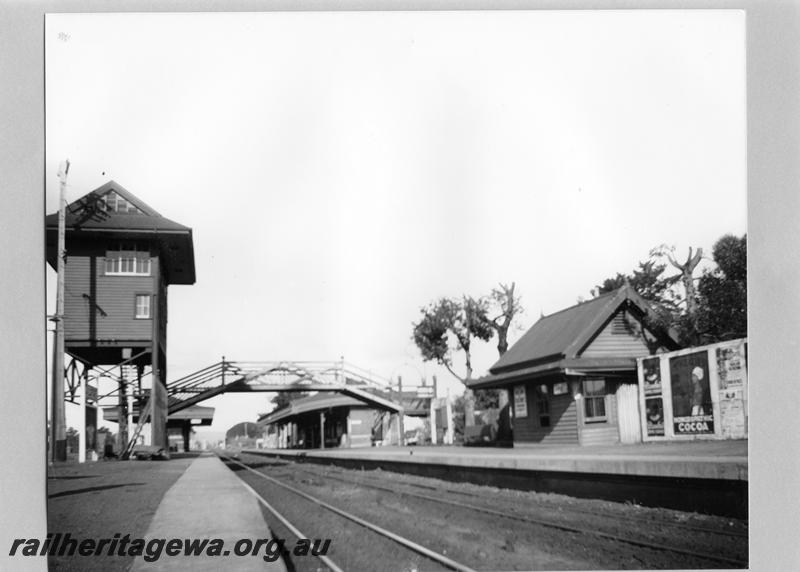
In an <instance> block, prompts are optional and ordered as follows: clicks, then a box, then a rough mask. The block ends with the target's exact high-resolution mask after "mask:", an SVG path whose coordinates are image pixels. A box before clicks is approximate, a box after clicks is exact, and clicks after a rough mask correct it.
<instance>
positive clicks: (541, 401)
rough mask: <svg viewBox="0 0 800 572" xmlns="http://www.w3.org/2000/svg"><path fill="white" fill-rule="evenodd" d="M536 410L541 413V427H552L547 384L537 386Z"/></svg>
mask: <svg viewBox="0 0 800 572" xmlns="http://www.w3.org/2000/svg"><path fill="white" fill-rule="evenodd" d="M536 411H537V412H538V413H539V427H550V401H548V399H547V385H545V384H542V385H537V386H536Z"/></svg>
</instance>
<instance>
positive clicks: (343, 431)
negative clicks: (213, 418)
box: [258, 392, 430, 449]
mask: <svg viewBox="0 0 800 572" xmlns="http://www.w3.org/2000/svg"><path fill="white" fill-rule="evenodd" d="M395 393H396V392H395ZM398 396H399V395H398ZM429 412H430V404H429V402H428V400H425V399H420V398H418V397H416V396H415V395H414V394H412V393H411V392H409V393H408V396H407V398H406V399H399V402H397V401H394V400H389V399H386V398H385V397H383V398H378V396H375V399H374V400H372V401H370V402H369V403H367V402H366V401H361V400H359V399H356V398H354V397H350V396H348V395H343V394H340V393H334V392H320V393H317V394H315V395H310V396H308V397H303V398H301V399H298V400H296V401H292V402H291V403H290V404H289V405H288V406H286V407H284V408H282V409H279V410H278V411H274V412H272V413H268V414H265V415H262V416H261V417H260V418H259V420H258V424H259V425H260V426H262V427H264V430H265V433H266V436H265V443H266V447H267V448H277V449H327V448H333V447H353V448H356V447H371V446H374V445H380V444H392V445H396V444H398V443H400V441H401V433H406V429H409V428H412V427H413V428H415V429H416V428H417V427H419V426H421V425H422V424H423V423H422V422H421V421H419V419H421V418H422V417H425V416H427V415H428V414H429ZM401 415H402V423H401V418H400V417H401Z"/></svg>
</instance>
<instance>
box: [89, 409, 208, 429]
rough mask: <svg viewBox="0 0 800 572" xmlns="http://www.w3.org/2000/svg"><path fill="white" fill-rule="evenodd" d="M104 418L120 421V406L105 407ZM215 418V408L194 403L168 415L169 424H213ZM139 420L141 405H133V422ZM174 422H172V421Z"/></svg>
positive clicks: (113, 421)
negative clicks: (187, 422)
mask: <svg viewBox="0 0 800 572" xmlns="http://www.w3.org/2000/svg"><path fill="white" fill-rule="evenodd" d="M103 419H104V420H106V421H111V422H112V423H119V407H116V406H113V407H104V408H103ZM213 420H214V408H213V407H203V406H201V405H194V406H192V407H187V408H186V409H182V410H180V411H176V412H175V413H170V414H169V416H168V417H167V426H171V425H175V424H183V423H184V422H186V421H194V422H195V423H192V424H193V425H211V423H212V422H213ZM138 421H139V406H138V404H134V406H133V422H134V423H137V422H138ZM171 422H172V423H171Z"/></svg>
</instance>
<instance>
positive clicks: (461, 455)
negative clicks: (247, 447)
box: [253, 440, 747, 481]
mask: <svg viewBox="0 0 800 572" xmlns="http://www.w3.org/2000/svg"><path fill="white" fill-rule="evenodd" d="M253 452H257V453H262V454H263V453H268V454H275V455H281V456H288V457H291V456H298V455H300V456H304V457H306V458H315V457H319V458H322V459H325V458H329V459H330V458H341V459H365V460H371V461H385V462H400V463H426V464H438V465H450V466H454V467H456V466H457V467H473V468H485V469H511V470H526V471H564V472H570V473H573V472H576V473H598V474H616V475H635V476H653V477H685V478H699V479H726V480H739V481H746V480H747V441H746V440H730V441H685V442H658V443H640V444H635V445H606V446H591V447H582V446H579V445H573V446H565V445H525V446H521V447H514V448H498V447H459V446H406V447H397V446H390V447H364V448H353V449H256V450H253Z"/></svg>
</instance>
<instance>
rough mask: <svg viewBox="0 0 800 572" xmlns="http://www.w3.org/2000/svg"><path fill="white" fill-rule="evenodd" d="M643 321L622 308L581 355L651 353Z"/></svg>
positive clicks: (610, 355) (602, 355) (608, 355)
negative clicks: (642, 324) (643, 328)
mask: <svg viewBox="0 0 800 572" xmlns="http://www.w3.org/2000/svg"><path fill="white" fill-rule="evenodd" d="M643 335H645V334H643V333H642V326H641V322H640V321H639V320H637V319H636V318H634V317H633V316H631V314H630V312H626V311H625V310H624V309H620V310H619V311H618V312H617V313H616V314H614V316H613V317H612V319H611V320H609V322H608V323H607V324H606V326H605V327H604V328H603V329H602V330H601V331H600V333H599V334H597V336H596V337H595V338H594V339H593V340H592V341H591V342H590V343H589V345H588V346H587V347H586V349H585V350H583V352H581V357H587V358H589V357H614V356H619V355H636V356H639V355H644V356H646V355H649V354H650V350H649V348H648V347H647V344H646V343H645V341H644V339H643V338H642V336H643Z"/></svg>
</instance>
